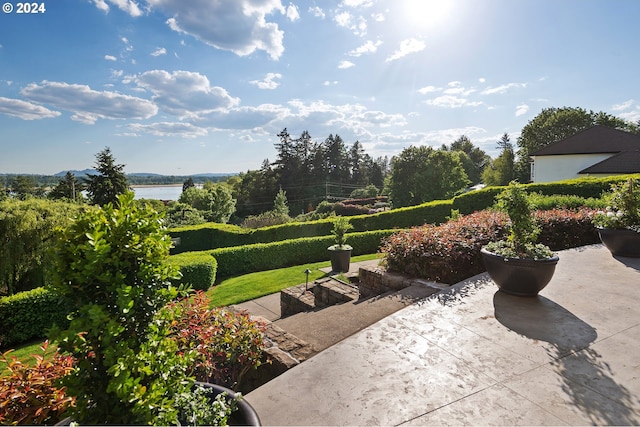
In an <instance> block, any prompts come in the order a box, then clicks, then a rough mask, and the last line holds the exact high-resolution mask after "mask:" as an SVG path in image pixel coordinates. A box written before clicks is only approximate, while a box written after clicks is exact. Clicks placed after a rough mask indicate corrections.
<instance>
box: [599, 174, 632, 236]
mask: <svg viewBox="0 0 640 427" xmlns="http://www.w3.org/2000/svg"><path fill="white" fill-rule="evenodd" d="M605 200H606V202H607V204H608V206H607V212H598V214H597V215H596V217H595V218H594V223H595V224H596V225H598V226H600V227H606V228H627V229H630V230H634V231H636V232H638V233H640V179H633V178H629V179H628V180H627V181H626V182H623V183H621V184H617V185H616V184H614V185H612V186H611V192H609V193H607V194H606V196H605Z"/></svg>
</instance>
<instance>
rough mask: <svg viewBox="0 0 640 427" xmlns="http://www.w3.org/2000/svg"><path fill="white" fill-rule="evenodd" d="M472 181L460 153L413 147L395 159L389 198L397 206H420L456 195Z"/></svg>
mask: <svg viewBox="0 0 640 427" xmlns="http://www.w3.org/2000/svg"><path fill="white" fill-rule="evenodd" d="M469 183H470V181H469V179H468V177H467V174H466V172H465V171H464V168H463V165H462V161H461V158H460V155H459V154H458V153H457V152H451V151H446V150H433V149H432V148H431V147H425V146H420V147H409V148H406V149H404V150H403V151H402V152H401V153H400V154H399V155H398V156H395V157H394V158H393V160H392V164H391V176H390V178H389V184H388V188H389V199H390V200H391V202H392V204H393V206H394V207H402V206H410V205H417V204H420V203H424V202H428V201H431V200H442V199H447V198H450V197H453V196H454V195H455V194H456V193H458V192H459V191H461V190H463V189H464V188H466V187H467V186H468V185H469Z"/></svg>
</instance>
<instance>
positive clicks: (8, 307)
mask: <svg viewBox="0 0 640 427" xmlns="http://www.w3.org/2000/svg"><path fill="white" fill-rule="evenodd" d="M67 314H68V310H66V309H65V307H64V306H63V305H62V304H61V302H60V297H59V296H58V294H56V293H55V292H54V291H52V290H49V289H47V288H42V287H40V288H36V289H32V290H30V291H25V292H19V293H17V294H15V295H11V296H8V297H3V298H0V325H2V331H0V348H3V349H6V348H7V347H8V346H11V345H14V344H19V343H23V342H25V341H28V340H31V339H34V338H43V337H45V336H46V334H47V331H48V330H49V329H50V328H51V327H52V326H54V325H58V326H60V327H61V328H63V327H65V326H66V325H67V324H68V323H69V321H68V320H67Z"/></svg>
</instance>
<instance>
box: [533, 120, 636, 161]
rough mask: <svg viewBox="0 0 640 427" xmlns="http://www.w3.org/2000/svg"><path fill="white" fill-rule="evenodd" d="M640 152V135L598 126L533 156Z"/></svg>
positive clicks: (545, 148)
mask: <svg viewBox="0 0 640 427" xmlns="http://www.w3.org/2000/svg"><path fill="white" fill-rule="evenodd" d="M629 150H640V135H636V134H633V133H630V132H625V131H622V130H619V129H614V128H610V127H606V126H600V125H596V126H593V127H590V128H589V129H586V130H583V131H582V132H578V133H577V134H575V135H573V136H570V137H569V138H566V139H563V140H562V141H558V142H556V143H553V144H549V145H547V146H546V147H544V148H542V149H540V150H538V151H536V152H534V153H531V154H530V155H531V156H532V157H533V156H554V155H562V154H602V153H620V152H622V151H629Z"/></svg>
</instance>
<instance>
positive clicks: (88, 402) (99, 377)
mask: <svg viewBox="0 0 640 427" xmlns="http://www.w3.org/2000/svg"><path fill="white" fill-rule="evenodd" d="M162 224H163V223H162V217H161V215H160V214H159V213H157V212H155V211H154V210H152V209H146V208H141V207H139V206H137V205H136V204H135V203H134V202H133V193H131V192H128V193H125V194H124V195H121V196H119V198H118V205H117V208H116V207H114V206H113V204H111V203H109V204H107V205H106V206H104V207H103V208H102V209H92V210H89V211H88V212H86V213H84V214H82V215H80V216H79V217H78V218H77V219H76V221H75V222H74V223H73V224H72V225H71V226H70V227H68V228H66V229H64V230H59V236H58V237H59V238H58V241H57V244H56V247H55V260H56V265H55V269H54V271H55V272H56V277H55V284H54V286H55V288H56V289H57V291H58V292H59V293H60V294H61V295H62V297H63V299H64V304H66V306H67V307H69V310H70V315H69V316H70V320H71V321H70V324H69V327H68V329H66V330H58V331H54V332H53V333H52V336H53V338H54V339H55V340H56V341H57V344H58V346H59V348H60V349H61V350H62V351H63V352H64V353H65V354H67V355H70V356H72V357H73V359H74V360H75V367H74V369H73V370H72V372H71V373H70V374H69V375H66V376H65V377H63V378H62V384H63V385H64V386H66V390H67V393H68V395H70V396H73V397H75V399H76V406H75V408H73V409H72V410H71V414H70V415H71V417H72V419H73V420H74V421H77V422H80V423H82V424H121V425H132V424H162V425H170V424H176V423H178V420H179V418H182V419H185V418H189V419H191V418H192V416H191V415H192V414H194V413H195V414H197V417H198V416H200V415H201V416H206V415H209V416H211V417H212V418H206V419H204V420H202V419H201V422H204V423H215V422H218V421H220V419H222V420H224V417H220V418H217V415H216V414H212V413H211V411H209V410H208V409H207V408H208V407H210V406H211V404H210V400H209V398H208V397H207V396H205V395H204V394H203V393H201V392H195V393H194V392H193V390H194V380H193V378H190V377H189V376H188V375H187V372H188V369H190V367H191V366H192V365H193V364H194V363H195V361H196V357H197V354H196V352H195V351H184V352H180V351H179V347H178V344H177V342H176V340H175V339H172V338H171V336H170V333H171V330H170V326H171V324H172V323H173V320H174V318H173V312H172V311H171V310H169V309H167V308H166V307H165V306H166V304H167V303H168V302H169V301H171V300H173V299H175V298H176V297H178V296H180V295H186V294H187V292H186V290H185V289H182V288H176V287H174V286H172V285H171V279H174V278H176V276H177V274H178V272H177V270H176V269H175V268H174V267H171V266H169V265H168V264H167V263H166V262H165V259H166V257H167V256H168V254H169V248H170V246H171V239H170V238H169V236H168V235H167V234H166V231H165V229H164V227H163V225H162ZM187 404H188V405H187ZM194 405H195V407H194ZM185 406H189V408H186V407H185ZM227 414H228V413H227Z"/></svg>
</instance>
